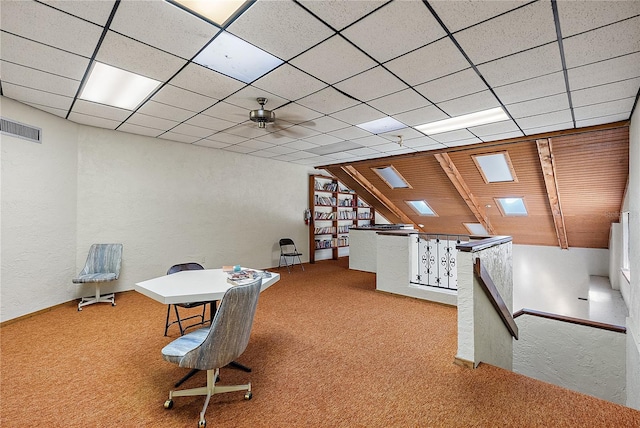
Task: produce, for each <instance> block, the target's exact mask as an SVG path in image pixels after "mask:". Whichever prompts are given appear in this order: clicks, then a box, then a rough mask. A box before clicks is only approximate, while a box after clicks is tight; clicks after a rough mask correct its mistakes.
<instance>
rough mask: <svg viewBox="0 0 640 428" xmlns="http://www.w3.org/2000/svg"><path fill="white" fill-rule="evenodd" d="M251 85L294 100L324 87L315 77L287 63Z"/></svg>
mask: <svg viewBox="0 0 640 428" xmlns="http://www.w3.org/2000/svg"><path fill="white" fill-rule="evenodd" d="M252 85H253V86H255V87H257V88H260V89H264V90H266V91H269V92H271V93H274V94H278V95H280V96H281V97H284V98H286V99H288V100H290V101H295V100H297V99H299V98H302V97H305V96H307V95H309V94H311V93H314V92H317V91H319V90H320V89H322V88H324V87H326V86H327V85H326V84H325V83H322V82H321V81H319V80H318V79H316V78H315V77H311V76H309V75H308V74H307V73H304V72H302V71H300V70H298V69H296V68H294V67H292V66H290V65H289V64H283V65H281V66H280V67H278V68H276V69H275V70H273V71H272V72H270V73H268V74H267V75H265V76H263V77H261V78H260V79H258V80H256V81H255V82H253V83H252Z"/></svg>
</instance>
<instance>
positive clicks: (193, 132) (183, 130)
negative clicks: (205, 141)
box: [170, 123, 214, 138]
mask: <svg viewBox="0 0 640 428" xmlns="http://www.w3.org/2000/svg"><path fill="white" fill-rule="evenodd" d="M170 132H177V133H178V134H184V135H189V136H192V137H199V138H206V137H208V136H210V135H211V134H213V132H214V131H212V130H211V129H207V128H201V127H199V126H194V125H189V124H187V123H181V124H179V125H177V126H176V127H175V128H173V129H171V131H170Z"/></svg>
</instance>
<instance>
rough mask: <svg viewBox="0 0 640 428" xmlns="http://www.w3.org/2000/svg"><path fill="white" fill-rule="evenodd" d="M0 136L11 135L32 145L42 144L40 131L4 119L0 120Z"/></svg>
mask: <svg viewBox="0 0 640 428" xmlns="http://www.w3.org/2000/svg"><path fill="white" fill-rule="evenodd" d="M0 134H6V135H11V136H13V137H18V138H22V139H25V140H29V141H33V142H34V143H42V129H40V128H36V127H34V126H29V125H25V124H24V123H20V122H16V121H13V120H9V119H5V118H4V117H3V118H0Z"/></svg>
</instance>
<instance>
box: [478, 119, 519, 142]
mask: <svg viewBox="0 0 640 428" xmlns="http://www.w3.org/2000/svg"><path fill="white" fill-rule="evenodd" d="M469 131H471V132H473V134H474V135H477V136H478V137H480V138H482V137H487V136H489V135H496V134H504V133H507V132H516V131H517V132H520V130H519V129H518V125H516V123H515V122H514V121H513V120H503V121H502V122H496V123H488V124H486V125H480V126H474V127H472V128H469Z"/></svg>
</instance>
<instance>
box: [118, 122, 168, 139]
mask: <svg viewBox="0 0 640 428" xmlns="http://www.w3.org/2000/svg"><path fill="white" fill-rule="evenodd" d="M118 131H122V132H128V133H130V134H136V135H146V136H149V137H157V136H158V135H160V134H162V133H163V132H164V131H163V130H161V129H155V128H147V127H146V126H140V125H134V124H133V123H128V122H127V123H123V124H122V125H120V126H119V127H118Z"/></svg>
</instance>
